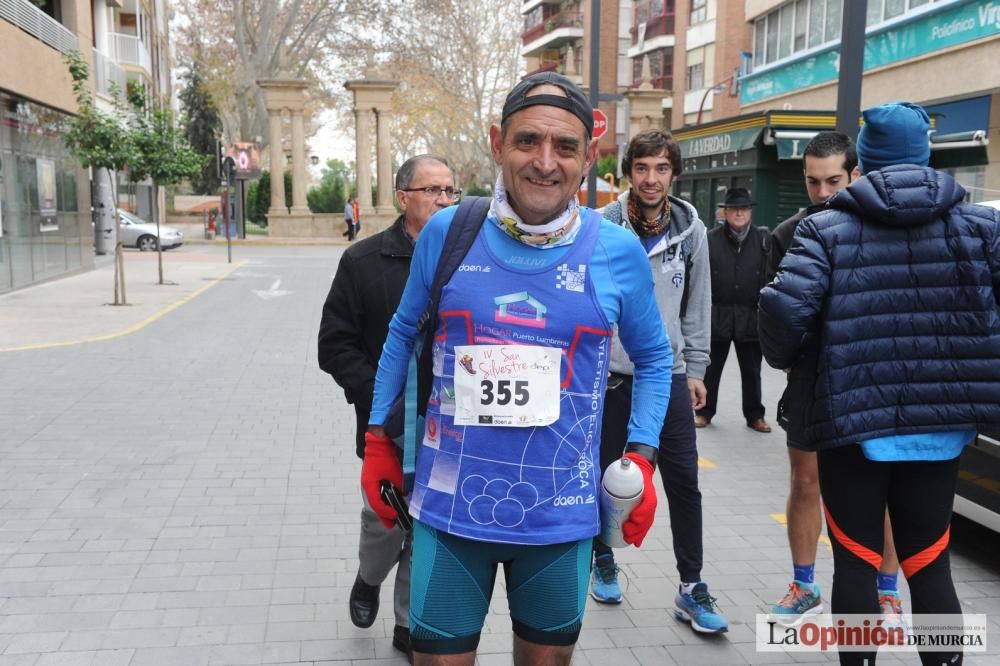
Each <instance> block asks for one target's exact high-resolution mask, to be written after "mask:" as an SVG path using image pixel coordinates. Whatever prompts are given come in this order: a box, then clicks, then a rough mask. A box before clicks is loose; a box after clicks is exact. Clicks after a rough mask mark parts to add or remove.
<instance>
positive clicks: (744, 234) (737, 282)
mask: <svg viewBox="0 0 1000 666" xmlns="http://www.w3.org/2000/svg"><path fill="white" fill-rule="evenodd" d="M753 205H754V202H753V199H752V198H751V196H750V190H748V189H746V188H745V187H734V188H732V189H730V190H729V191H728V192H726V199H725V202H724V203H723V204H722V205H721V206H720V208H721V209H722V214H723V218H724V220H725V223H724V224H722V225H720V226H717V227H715V228H714V229H712V230H711V231H709V232H708V234H707V238H708V256H709V262H708V263H709V265H710V266H711V268H712V347H711V364H710V365H709V366H708V371H707V372H706V373H705V388H706V389H707V390H708V396H707V398H706V400H705V406H704V407H702V408H701V409H699V410H697V414H696V416H695V417H694V424H695V426H697V427H699V428H704V427H705V426H707V425H708V424H710V423H711V422H712V418H713V417H714V416H715V411H716V407H717V406H718V401H719V382H720V380H721V379H722V368H723V367H725V365H726V358H727V357H728V356H729V347H730V345H734V346H735V347H736V359H737V361H738V362H739V364H740V377H741V378H742V383H743V417H744V418H745V419H746V422H747V427H748V428H751V429H753V430H756V431H757V432H765V433H766V432H771V426H770V425H768V423H767V421H765V420H764V404H763V403H762V402H761V388H760V363H761V351H760V341H759V339H758V337H757V298H758V295H759V293H760V290H761V287H763V286H764V285H765V284H767V278H768V274H769V271H768V253H769V252H768V251H769V248H770V233H769V232H768V231H767V229H759V228H756V227H754V226H753V225H752V224H751V219H752V207H753Z"/></svg>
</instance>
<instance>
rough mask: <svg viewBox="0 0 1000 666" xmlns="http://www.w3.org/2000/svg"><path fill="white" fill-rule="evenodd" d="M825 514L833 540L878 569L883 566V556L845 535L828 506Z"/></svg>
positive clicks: (824, 507)
mask: <svg viewBox="0 0 1000 666" xmlns="http://www.w3.org/2000/svg"><path fill="white" fill-rule="evenodd" d="M823 513H824V514H826V524H827V526H828V527H829V528H830V531H831V532H833V538H834V539H836V540H837V541H838V542H840V545H841V546H843V547H844V548H846V549H847V550H849V551H851V552H852V553H854V554H855V555H857V556H858V557H860V558H861V559H862V560H864V561H865V562H867V563H868V564H870V565H872V566H873V567H875V568H876V569H878V568H880V567H881V566H882V556H881V555H879V554H878V553H876V552H875V551H874V550H872V549H871V548H865V547H864V546H862V545H861V544H860V543H858V542H857V541H855V540H854V539H852V538H851V537H849V536H847V534H845V533H844V530H842V529H840V526H839V525H837V523H836V521H834V519H833V516H832V515H830V510H829V509H828V508H826V504H824V505H823Z"/></svg>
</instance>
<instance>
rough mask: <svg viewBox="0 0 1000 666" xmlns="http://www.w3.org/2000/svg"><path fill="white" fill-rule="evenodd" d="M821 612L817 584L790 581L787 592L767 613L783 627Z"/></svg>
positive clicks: (795, 624) (794, 625)
mask: <svg viewBox="0 0 1000 666" xmlns="http://www.w3.org/2000/svg"><path fill="white" fill-rule="evenodd" d="M822 612H823V601H822V600H821V599H820V596H819V585H817V584H815V583H811V584H810V583H800V582H799V581H797V580H794V581H792V584H791V585H789V586H788V593H787V594H785V597H784V598H783V599H782V600H781V601H779V602H778V603H776V604H774V605H773V606H771V612H770V613H769V614H768V615H769V616H770V618H771V619H772V620H774V621H775V622H777V623H778V624H780V625H781V626H783V627H797V626H798V625H799V624H800V623H801V622H802V620H804V619H805V618H807V617H809V616H810V615H818V614H819V613H822Z"/></svg>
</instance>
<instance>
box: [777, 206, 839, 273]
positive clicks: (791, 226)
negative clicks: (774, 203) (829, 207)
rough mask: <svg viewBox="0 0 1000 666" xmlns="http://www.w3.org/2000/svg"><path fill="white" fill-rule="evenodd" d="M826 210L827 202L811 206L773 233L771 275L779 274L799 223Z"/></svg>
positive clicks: (782, 224) (783, 223) (780, 225)
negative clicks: (780, 266)
mask: <svg viewBox="0 0 1000 666" xmlns="http://www.w3.org/2000/svg"><path fill="white" fill-rule="evenodd" d="M824 208H826V202H823V203H821V204H811V205H809V206H807V207H805V208H803V209H801V210H800V211H799V212H797V213H796V214H795V215H792V216H791V217H790V218H788V219H787V220H785V221H784V222H782V223H781V224H779V225H778V226H776V227H775V228H774V230H773V231H771V251H770V252H769V253H768V268H769V269H770V271H771V275H774V274H776V273H777V272H778V266H779V265H781V260H782V259H783V258H784V257H785V253H786V252H788V247H789V246H790V245H791V244H792V236H794V235H795V227H797V226H799V222H801V221H802V220H803V219H805V218H806V217H808V216H809V215H812V214H814V213H818V212H819V211H821V210H823V209H824Z"/></svg>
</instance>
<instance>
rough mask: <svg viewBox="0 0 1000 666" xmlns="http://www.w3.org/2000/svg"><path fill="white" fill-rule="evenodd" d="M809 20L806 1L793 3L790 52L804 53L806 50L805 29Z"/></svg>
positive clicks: (798, 0) (799, 0)
mask: <svg viewBox="0 0 1000 666" xmlns="http://www.w3.org/2000/svg"><path fill="white" fill-rule="evenodd" d="M808 19H809V3H808V2H807V0H797V1H796V3H795V26H794V27H793V28H792V51H793V52H796V51H804V50H805V48H806V28H807V26H808V25H809V24H808V23H807V21H808Z"/></svg>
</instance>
